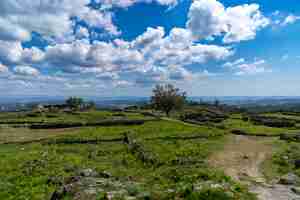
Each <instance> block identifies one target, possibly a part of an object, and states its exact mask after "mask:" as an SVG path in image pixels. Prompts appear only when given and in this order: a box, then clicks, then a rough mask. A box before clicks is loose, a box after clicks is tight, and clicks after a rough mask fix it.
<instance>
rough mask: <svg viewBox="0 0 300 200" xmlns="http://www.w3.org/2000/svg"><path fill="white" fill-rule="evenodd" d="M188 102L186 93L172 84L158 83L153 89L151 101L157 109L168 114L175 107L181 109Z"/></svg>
mask: <svg viewBox="0 0 300 200" xmlns="http://www.w3.org/2000/svg"><path fill="white" fill-rule="evenodd" d="M185 102H186V93H185V92H180V90H179V89H178V88H175V87H174V86H173V85H171V84H167V85H156V86H155V88H154V89H153V96H152V97H151V103H152V105H153V106H154V108H155V109H157V110H161V111H164V112H165V113H166V115H167V116H169V115H170V112H171V111H172V110H175V109H180V108H182V107H183V105H184V104H185Z"/></svg>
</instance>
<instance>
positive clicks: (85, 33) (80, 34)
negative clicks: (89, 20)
mask: <svg viewBox="0 0 300 200" xmlns="http://www.w3.org/2000/svg"><path fill="white" fill-rule="evenodd" d="M76 37H77V38H79V39H82V38H89V37H90V34H89V30H88V29H87V28H85V27H82V26H79V27H78V28H77V30H76Z"/></svg>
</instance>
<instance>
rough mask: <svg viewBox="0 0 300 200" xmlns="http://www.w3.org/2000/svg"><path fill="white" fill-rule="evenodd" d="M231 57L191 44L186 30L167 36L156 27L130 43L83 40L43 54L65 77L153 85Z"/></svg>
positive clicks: (225, 51)
mask: <svg viewBox="0 0 300 200" xmlns="http://www.w3.org/2000/svg"><path fill="white" fill-rule="evenodd" d="M232 54H233V51H232V50H231V49H230V48H227V47H222V46H216V45H204V44H199V43H193V42H192V40H191V36H190V32H189V31H188V30H186V29H180V28H174V29H173V30H171V32H170V34H169V35H167V36H166V35H165V31H164V29H163V28H162V27H157V28H148V29H147V31H145V33H143V34H141V35H140V36H139V37H137V38H136V39H135V40H133V41H130V42H128V41H124V40H121V39H116V40H114V41H113V42H112V43H110V42H100V41H98V42H95V43H93V44H90V43H89V42H88V41H86V40H77V41H74V42H72V43H66V44H56V45H53V46H49V47H47V48H46V51H45V62H46V63H48V66H53V67H58V68H59V69H60V70H62V71H64V72H67V73H73V74H87V73H88V74H95V76H96V77H97V78H98V79H102V80H105V79H107V78H109V79H111V80H113V81H117V80H120V79H124V78H125V77H127V78H128V77H130V78H132V79H141V78H142V79H145V81H144V82H155V81H162V80H169V79H179V78H182V79H186V78H187V77H189V76H190V77H191V75H189V72H188V71H187V70H186V69H185V68H184V67H185V66H186V65H190V64H201V63H205V62H207V61H210V60H223V59H225V58H227V57H229V56H231V55H232ZM170 66H173V67H170ZM179 66H180V67H179ZM175 69H176V70H177V71H176V73H175V71H174V70H175ZM141 74H142V75H141ZM180 74H181V75H180ZM108 75H112V77H108ZM139 76H140V77H139ZM147 77H148V78H147ZM147 80H148V81H147ZM138 82H139V81H138ZM140 82H142V81H140Z"/></svg>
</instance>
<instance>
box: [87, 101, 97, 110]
mask: <svg viewBox="0 0 300 200" xmlns="http://www.w3.org/2000/svg"><path fill="white" fill-rule="evenodd" d="M86 109H90V110H94V109H96V103H95V102H94V101H90V102H87V103H86Z"/></svg>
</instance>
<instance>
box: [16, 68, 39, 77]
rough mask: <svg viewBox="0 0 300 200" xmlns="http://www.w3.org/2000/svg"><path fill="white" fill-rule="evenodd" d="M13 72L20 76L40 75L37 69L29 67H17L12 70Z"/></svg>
mask: <svg viewBox="0 0 300 200" xmlns="http://www.w3.org/2000/svg"><path fill="white" fill-rule="evenodd" d="M14 72H15V73H16V74H17V75H22V76H38V75H39V74H40V72H39V71H38V70H37V69H35V68H33V67H30V66H17V67H15V68H14Z"/></svg>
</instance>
